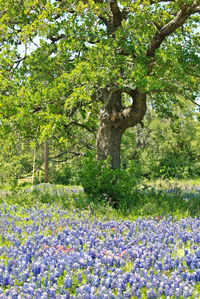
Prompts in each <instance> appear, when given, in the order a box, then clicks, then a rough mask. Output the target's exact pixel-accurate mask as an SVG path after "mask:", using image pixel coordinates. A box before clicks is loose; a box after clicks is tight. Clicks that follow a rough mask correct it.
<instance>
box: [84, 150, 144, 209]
mask: <svg viewBox="0 0 200 299" xmlns="http://www.w3.org/2000/svg"><path fill="white" fill-rule="evenodd" d="M109 165H110V163H109V159H107V160H106V161H97V160H96V159H95V157H94V156H89V157H86V158H84V159H83V160H82V165H81V168H80V171H79V179H80V182H81V184H82V186H83V188H84V191H85V192H86V193H87V194H88V195H89V196H90V197H94V198H99V199H100V200H106V201H108V202H111V203H112V204H113V205H114V206H120V205H127V203H128V201H130V200H131V201H133V200H134V199H133V194H134V190H135V188H136V185H137V184H138V182H139V180H140V169H139V167H138V166H137V165H136V163H135V162H134V161H130V162H129V164H128V167H126V168H125V169H115V170H114V169H110V166H109Z"/></svg>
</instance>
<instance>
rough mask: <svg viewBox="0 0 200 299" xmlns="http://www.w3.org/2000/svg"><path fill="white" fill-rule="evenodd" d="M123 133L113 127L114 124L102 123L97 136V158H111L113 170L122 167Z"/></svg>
mask: <svg viewBox="0 0 200 299" xmlns="http://www.w3.org/2000/svg"><path fill="white" fill-rule="evenodd" d="M121 136H122V133H121V131H120V130H119V129H118V128H115V127H113V124H112V123H110V124H109V123H108V124H106V123H105V122H104V121H101V122H100V126H99V131H98V134H97V158H98V160H105V159H106V158H107V157H108V156H110V158H111V168H113V169H116V168H119V167H120V144H121Z"/></svg>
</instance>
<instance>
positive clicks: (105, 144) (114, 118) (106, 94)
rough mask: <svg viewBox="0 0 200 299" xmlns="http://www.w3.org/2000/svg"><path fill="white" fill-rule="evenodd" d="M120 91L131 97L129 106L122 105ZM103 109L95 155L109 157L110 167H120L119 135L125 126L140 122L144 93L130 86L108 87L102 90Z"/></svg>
mask: <svg viewBox="0 0 200 299" xmlns="http://www.w3.org/2000/svg"><path fill="white" fill-rule="evenodd" d="M122 93H127V94H129V96H130V97H131V98H132V104H131V105H130V106H129V107H123V105H122ZM101 100H102V103H103V109H102V111H101V115H100V125H99V130H98V134H97V157H98V159H99V160H104V159H106V157H108V156H110V158H111V168H113V169H116V168H119V167H120V145H121V137H122V134H123V133H124V131H125V130H126V129H127V128H130V127H133V126H135V125H136V124H137V123H140V122H141V121H142V119H143V117H144V115H145V113H146V94H145V93H142V92H141V91H139V90H137V89H136V90H133V89H131V88H122V89H120V88H117V87H116V86H113V87H112V88H110V87H108V88H107V89H104V90H103V92H102V99H101Z"/></svg>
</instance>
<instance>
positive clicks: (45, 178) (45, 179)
mask: <svg viewBox="0 0 200 299" xmlns="http://www.w3.org/2000/svg"><path fill="white" fill-rule="evenodd" d="M48 166H49V150H48V142H47V141H46V142H45V143H44V182H45V183H48V181H49V179H48Z"/></svg>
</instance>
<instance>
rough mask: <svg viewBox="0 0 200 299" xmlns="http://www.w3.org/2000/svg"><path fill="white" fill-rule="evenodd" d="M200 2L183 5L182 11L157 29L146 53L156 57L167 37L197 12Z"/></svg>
mask: <svg viewBox="0 0 200 299" xmlns="http://www.w3.org/2000/svg"><path fill="white" fill-rule="evenodd" d="M199 4H200V1H195V2H194V3H193V4H192V5H182V8H181V9H180V11H179V12H178V13H177V14H176V16H175V17H174V18H173V19H172V20H171V21H169V22H168V23H167V24H166V25H164V26H162V27H161V28H160V29H157V32H156V34H155V35H154V37H153V39H152V40H151V41H150V43H149V45H148V49H147V53H146V55H147V56H149V57H154V55H155V51H156V50H157V49H158V48H159V47H160V45H161V43H162V42H163V41H164V40H165V38H166V37H167V36H169V35H170V34H172V33H173V32H175V31H176V30H177V29H178V28H179V27H181V26H182V25H183V24H184V22H185V21H186V20H187V19H188V17H189V16H191V15H192V14H194V13H195V9H197V8H198V7H199Z"/></svg>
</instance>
